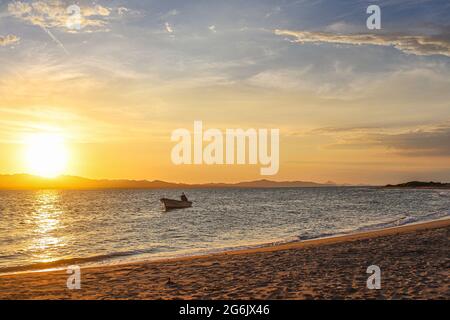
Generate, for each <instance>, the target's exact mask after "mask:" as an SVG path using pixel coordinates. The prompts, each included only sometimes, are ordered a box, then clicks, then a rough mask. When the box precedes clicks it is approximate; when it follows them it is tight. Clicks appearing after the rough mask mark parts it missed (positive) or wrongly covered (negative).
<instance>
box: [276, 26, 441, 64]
mask: <svg viewBox="0 0 450 320" xmlns="http://www.w3.org/2000/svg"><path fill="white" fill-rule="evenodd" d="M275 34H276V35H280V36H288V37H292V38H293V39H294V40H293V42H296V43H299V44H304V43H334V44H348V45H376V46H393V47H394V48H396V49H398V50H400V51H402V52H404V53H409V54H415V55H423V56H428V55H444V56H448V57H450V32H444V33H441V34H438V35H399V34H375V33H374V34H336V33H328V32H311V31H294V30H278V29H277V30H275Z"/></svg>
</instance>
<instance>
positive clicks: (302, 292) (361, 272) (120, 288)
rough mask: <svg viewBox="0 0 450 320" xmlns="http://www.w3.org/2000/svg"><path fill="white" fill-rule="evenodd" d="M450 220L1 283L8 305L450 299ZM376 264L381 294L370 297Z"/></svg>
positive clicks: (375, 292) (374, 292) (23, 277)
mask: <svg viewBox="0 0 450 320" xmlns="http://www.w3.org/2000/svg"><path fill="white" fill-rule="evenodd" d="M449 240H450V219H445V220H438V221H433V222H427V223H421V224H415V225H408V226H402V227H396V228H389V229H383V230H379V231H372V232H364V233H359V234H354V235H348V236H339V237H333V238H326V239H319V240H310V241H302V242H294V243H289V244H284V245H278V246H268V247H263V248H256V249H250V250H241V251H234V252H227V253H219V254H212V255H209V256H201V257H189V258H180V259H172V260H164V261H157V262H155V261H153V262H139V263H133V264H126V265H125V264H124V265H116V266H105V267H95V268H86V269H82V270H81V289H80V290H69V289H67V286H66V281H67V277H68V275H67V274H66V272H65V271H50V272H39V273H36V272H35V273H21V274H15V275H3V276H0V299H450V281H449V278H450V246H449V244H450V243H449ZM370 265H378V266H379V267H380V268H381V289H380V290H369V289H367V286H366V281H367V278H368V276H369V274H367V273H366V269H367V267H368V266H370Z"/></svg>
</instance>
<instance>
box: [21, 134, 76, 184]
mask: <svg viewBox="0 0 450 320" xmlns="http://www.w3.org/2000/svg"><path fill="white" fill-rule="evenodd" d="M25 160H26V166H27V170H28V172H29V173H31V174H34V175H38V176H41V177H46V178H55V177H57V176H59V175H61V174H63V173H64V171H65V170H66V167H67V161H68V154H67V149H66V146H65V144H64V139H63V137H62V136H60V135H57V134H48V133H43V134H34V135H32V136H30V137H28V139H27V140H26V149H25Z"/></svg>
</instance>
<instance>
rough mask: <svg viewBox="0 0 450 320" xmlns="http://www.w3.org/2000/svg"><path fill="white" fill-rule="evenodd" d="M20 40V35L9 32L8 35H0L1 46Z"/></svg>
mask: <svg viewBox="0 0 450 320" xmlns="http://www.w3.org/2000/svg"><path fill="white" fill-rule="evenodd" d="M19 41H20V38H19V37H18V36H15V35H13V34H8V35H7V36H0V46H10V45H13V44H16V43H18V42H19Z"/></svg>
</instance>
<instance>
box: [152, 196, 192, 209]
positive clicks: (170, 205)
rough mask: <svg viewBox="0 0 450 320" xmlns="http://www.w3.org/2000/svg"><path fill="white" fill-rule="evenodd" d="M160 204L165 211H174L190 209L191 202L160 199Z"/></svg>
mask: <svg viewBox="0 0 450 320" xmlns="http://www.w3.org/2000/svg"><path fill="white" fill-rule="evenodd" d="M160 201H161V203H162V204H163V205H164V209H165V210H166V211H169V210H174V209H185V208H190V207H192V202H191V201H181V200H173V199H167V198H162V199H160Z"/></svg>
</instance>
